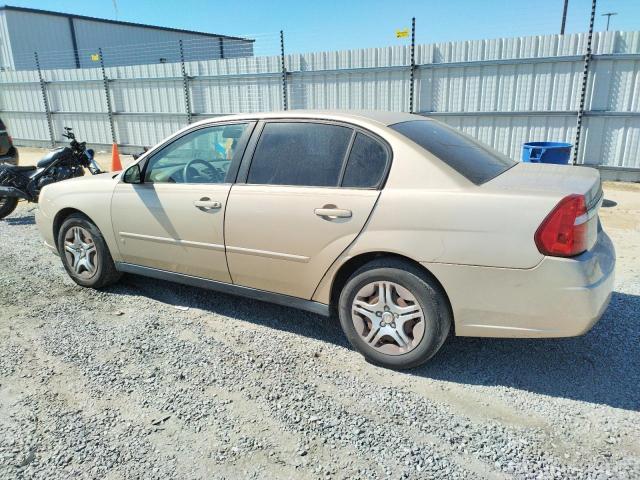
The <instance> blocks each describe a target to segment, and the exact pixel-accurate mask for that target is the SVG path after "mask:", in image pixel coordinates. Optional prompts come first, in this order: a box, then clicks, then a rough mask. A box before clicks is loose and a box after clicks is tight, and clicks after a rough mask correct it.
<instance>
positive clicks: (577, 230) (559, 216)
mask: <svg viewBox="0 0 640 480" xmlns="http://www.w3.org/2000/svg"><path fill="white" fill-rule="evenodd" d="M586 217H587V205H586V203H585V200H584V196H583V195H569V196H568V197H565V198H563V199H562V200H560V203H558V205H556V207H555V208H554V209H553V210H552V211H551V213H550V214H549V215H547V218H545V219H544V221H543V222H542V224H541V225H540V226H539V227H538V230H536V234H535V237H534V238H535V241H536V246H537V247H538V250H540V253H542V254H544V255H551V256H554V257H571V256H573V255H578V254H579V253H582V252H584V251H585V250H586V249H587V218H586Z"/></svg>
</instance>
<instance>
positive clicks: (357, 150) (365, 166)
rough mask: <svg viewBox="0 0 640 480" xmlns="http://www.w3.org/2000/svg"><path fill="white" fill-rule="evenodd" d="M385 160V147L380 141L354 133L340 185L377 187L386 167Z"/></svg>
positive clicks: (386, 155) (386, 156)
mask: <svg viewBox="0 0 640 480" xmlns="http://www.w3.org/2000/svg"><path fill="white" fill-rule="evenodd" d="M387 160H388V154H387V149H386V148H384V147H383V146H382V145H381V144H380V142H378V141H377V140H374V139H373V138H371V137H369V136H367V135H364V134H362V133H358V134H356V138H355V140H354V142H353V147H352V148H351V153H350V154H349V160H348V162H347V167H346V168H345V171H344V177H343V179H342V186H343V187H351V188H373V187H377V186H378V185H379V184H380V182H381V181H382V177H383V175H384V173H385V171H386V169H387Z"/></svg>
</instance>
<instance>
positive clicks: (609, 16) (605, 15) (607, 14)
mask: <svg viewBox="0 0 640 480" xmlns="http://www.w3.org/2000/svg"><path fill="white" fill-rule="evenodd" d="M617 14H618V12H608V13H603V14H602V16H603V17H607V32H608V31H609V21H610V20H611V17H612V16H613V15H617Z"/></svg>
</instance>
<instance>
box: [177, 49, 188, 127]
mask: <svg viewBox="0 0 640 480" xmlns="http://www.w3.org/2000/svg"><path fill="white" fill-rule="evenodd" d="M179 43H180V68H181V69H182V88H183V89H184V108H185V110H186V111H187V125H189V124H190V123H191V99H190V98H189V77H188V76H187V70H186V68H185V66H184V49H183V47H182V39H180V41H179Z"/></svg>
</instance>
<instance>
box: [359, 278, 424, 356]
mask: <svg viewBox="0 0 640 480" xmlns="http://www.w3.org/2000/svg"><path fill="white" fill-rule="evenodd" d="M351 318H352V321H353V325H354V327H355V329H356V332H358V335H360V337H361V338H362V340H364V342H365V343H366V344H367V345H368V346H369V347H371V348H373V349H374V350H377V351H379V352H381V353H385V354H387V355H403V354H405V353H408V352H410V351H412V350H413V349H414V348H416V347H417V346H418V344H419V343H420V341H421V340H422V337H424V324H425V320H424V312H423V310H422V307H421V306H420V304H419V303H418V300H417V299H416V297H415V296H414V295H413V294H412V293H411V292H410V291H409V290H407V289H406V288H405V287H403V286H402V285H398V284H397V283H394V282H388V281H377V282H372V283H369V284H367V285H365V286H364V287H362V288H361V289H360V290H359V291H358V293H357V294H356V296H355V297H354V299H353V304H352V307H351Z"/></svg>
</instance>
